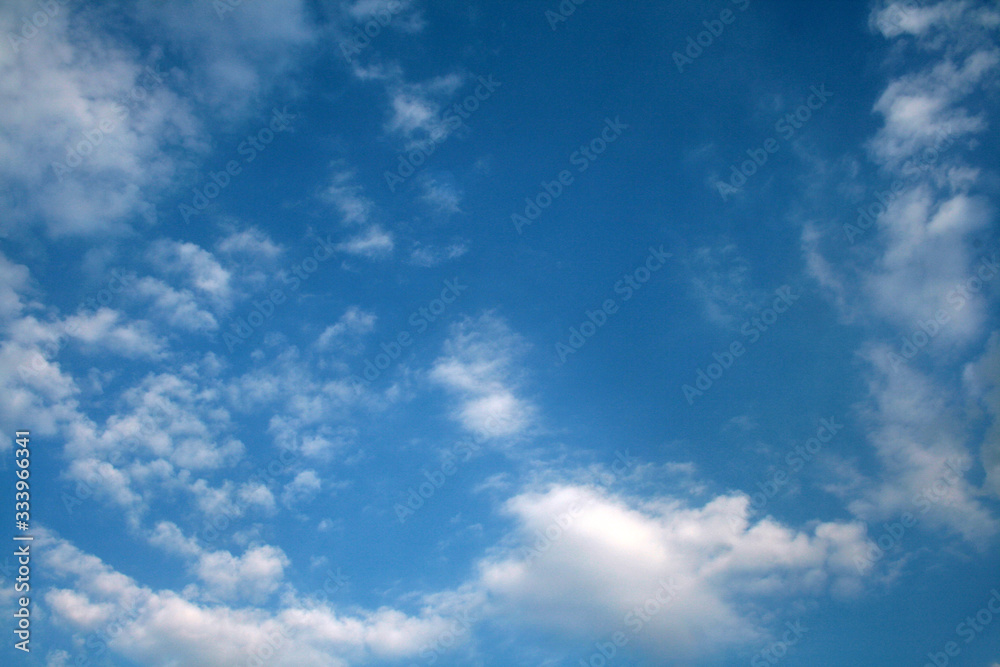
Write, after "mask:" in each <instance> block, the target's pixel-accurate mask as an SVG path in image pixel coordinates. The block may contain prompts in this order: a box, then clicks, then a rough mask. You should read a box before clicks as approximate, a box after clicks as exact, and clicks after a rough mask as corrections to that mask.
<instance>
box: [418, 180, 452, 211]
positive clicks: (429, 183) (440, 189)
mask: <svg viewBox="0 0 1000 667" xmlns="http://www.w3.org/2000/svg"><path fill="white" fill-rule="evenodd" d="M452 180H453V179H450V178H449V179H447V180H445V179H444V178H432V177H430V176H424V177H422V178H421V179H420V187H421V188H422V189H423V191H424V193H423V195H422V196H421V199H423V201H424V202H426V203H427V205H428V206H430V207H431V208H433V209H434V210H435V211H437V212H439V213H461V212H462V209H461V207H460V206H459V204H461V202H462V193H461V192H460V191H459V190H458V188H457V187H456V186H455V184H454V183H453V182H451V181H452Z"/></svg>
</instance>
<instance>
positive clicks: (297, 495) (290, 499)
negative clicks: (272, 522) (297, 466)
mask: <svg viewBox="0 0 1000 667" xmlns="http://www.w3.org/2000/svg"><path fill="white" fill-rule="evenodd" d="M322 488H323V484H322V482H320V479H319V475H317V474H316V471H315V470H303V471H302V472H300V473H299V474H298V475H296V476H295V479H293V480H292V481H291V482H289V483H288V484H286V485H285V490H284V491H283V492H282V494H281V502H283V503H284V504H285V507H289V508H292V507H295V506H296V505H304V504H306V503H308V502H310V501H311V500H312V499H313V498H315V497H316V494H318V493H319V492H320V491H321V490H322Z"/></svg>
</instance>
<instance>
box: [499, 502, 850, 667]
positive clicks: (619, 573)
mask: <svg viewBox="0 0 1000 667" xmlns="http://www.w3.org/2000/svg"><path fill="white" fill-rule="evenodd" d="M505 511H506V513H507V514H509V515H510V516H511V517H513V518H514V520H515V521H516V524H517V529H516V536H515V539H514V540H513V541H512V542H511V543H510V544H509V545H507V546H504V547H501V548H498V549H497V551H496V553H495V554H493V555H492V556H490V557H489V558H487V559H485V560H484V561H483V562H482V563H481V564H480V574H481V584H482V585H483V586H484V587H485V588H486V590H488V591H489V592H490V594H491V595H492V596H493V598H494V599H495V600H496V604H497V605H498V609H499V610H500V611H501V613H502V614H504V615H505V616H506V617H508V618H509V620H510V621H512V622H516V623H527V624H531V625H532V626H533V627H539V626H540V627H545V628H549V629H550V630H553V631H558V632H561V633H567V634H570V635H573V636H576V637H578V638H580V640H581V641H586V640H587V639H590V640H595V639H600V638H604V637H608V636H610V635H611V634H612V633H614V632H618V631H621V632H624V633H625V634H626V635H627V636H628V637H629V638H630V639H635V640H637V643H639V644H641V645H644V646H645V647H646V650H647V651H649V652H651V654H652V656H653V657H656V658H657V659H658V660H659V661H662V660H664V659H666V657H667V656H669V657H670V658H671V659H673V660H676V659H682V660H692V659H697V658H704V657H706V656H711V655H713V654H715V653H717V652H719V651H723V650H725V649H726V648H728V647H732V646H734V645H743V644H746V643H748V642H752V641H756V640H761V639H763V638H765V637H766V636H767V635H768V631H767V628H765V627H760V625H759V623H758V622H757V621H755V620H754V618H755V612H760V611H761V609H763V608H765V607H766V606H767V605H772V604H773V605H775V606H777V607H778V608H781V605H785V606H786V607H789V608H790V606H791V603H792V601H794V599H795V598H796V597H797V596H813V595H816V594H820V593H822V592H829V591H832V592H833V593H834V594H837V595H852V594H854V593H856V592H857V591H858V589H859V585H860V581H861V576H862V575H861V574H860V573H859V570H858V568H857V567H856V565H855V559H856V558H858V557H860V556H861V555H862V553H863V549H864V539H865V528H864V526H863V525H861V524H857V523H818V522H816V523H813V524H812V525H811V527H810V529H809V530H808V531H807V532H805V531H796V530H793V529H791V528H788V527H785V526H782V525H780V524H778V523H776V522H775V521H773V520H772V519H770V518H767V519H763V520H760V521H758V522H756V523H753V522H751V521H750V520H749V519H748V516H749V500H748V499H747V498H746V497H745V496H720V497H717V498H715V499H713V500H711V501H710V502H709V503H708V504H706V505H704V506H702V507H691V506H689V505H687V504H686V503H684V502H683V501H680V500H677V499H673V498H654V499H647V500H642V501H640V500H629V499H626V498H623V497H619V496H615V495H612V494H610V493H608V492H606V491H602V490H599V489H597V488H595V487H592V486H581V485H565V484H558V485H554V486H551V487H548V488H546V489H542V490H538V491H528V492H525V493H522V494H520V495H518V496H515V497H513V498H512V499H510V500H509V501H508V502H507V503H506V505H505ZM668 589H669V590H670V592H671V595H669V600H668V601H666V599H667V598H668V595H667V594H666V593H667V590H668ZM658 594H659V596H660V599H659V604H656V603H652V602H650V601H651V600H656V598H657V595H658ZM643 609H645V613H643V611H642V610H643Z"/></svg>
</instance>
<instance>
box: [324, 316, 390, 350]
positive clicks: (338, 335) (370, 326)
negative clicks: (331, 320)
mask: <svg viewBox="0 0 1000 667" xmlns="http://www.w3.org/2000/svg"><path fill="white" fill-rule="evenodd" d="M376 320H377V318H376V317H375V314H374V313H369V312H366V311H363V310H361V309H360V308H358V307H357V306H351V307H350V308H348V309H347V310H346V311H345V312H344V314H343V315H341V316H340V319H339V320H337V322H336V324H331V325H330V326H328V327H327V328H326V329H324V330H323V333H321V334H320V336H319V338H317V339H316V347H317V348H318V349H320V350H329V349H331V348H333V347H334V346H336V347H337V348H340V349H343V348H346V349H348V351H358V350H359V348H358V347H357V346H356V345H352V343H354V342H355V339H357V338H358V337H360V336H363V335H365V334H367V333H370V332H371V331H372V330H374V328H375V322H376Z"/></svg>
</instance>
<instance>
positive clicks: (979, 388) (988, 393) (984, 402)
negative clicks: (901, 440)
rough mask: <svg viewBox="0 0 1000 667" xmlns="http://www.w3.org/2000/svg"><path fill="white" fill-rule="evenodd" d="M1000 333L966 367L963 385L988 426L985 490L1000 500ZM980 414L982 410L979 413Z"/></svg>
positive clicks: (983, 451)
mask: <svg viewBox="0 0 1000 667" xmlns="http://www.w3.org/2000/svg"><path fill="white" fill-rule="evenodd" d="M997 378H1000V331H994V332H993V333H992V334H991V335H990V339H989V343H988V344H987V345H986V350H985V351H984V352H983V354H982V356H980V357H979V359H976V360H975V361H972V362H970V363H969V364H967V365H966V367H965V369H964V372H963V373H962V379H963V384H964V385H965V388H966V392H967V394H968V395H969V397H970V399H971V400H972V401H973V404H974V405H976V406H977V407H978V409H979V410H982V412H983V414H984V417H985V418H986V420H987V422H988V427H987V430H986V434H985V435H984V437H983V443H982V447H981V450H980V457H981V461H982V465H983V469H984V470H985V471H986V481H985V483H984V485H983V486H984V490H986V491H987V492H989V493H992V494H993V495H995V496H1000V380H998V379H997ZM975 412H978V410H975Z"/></svg>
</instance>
